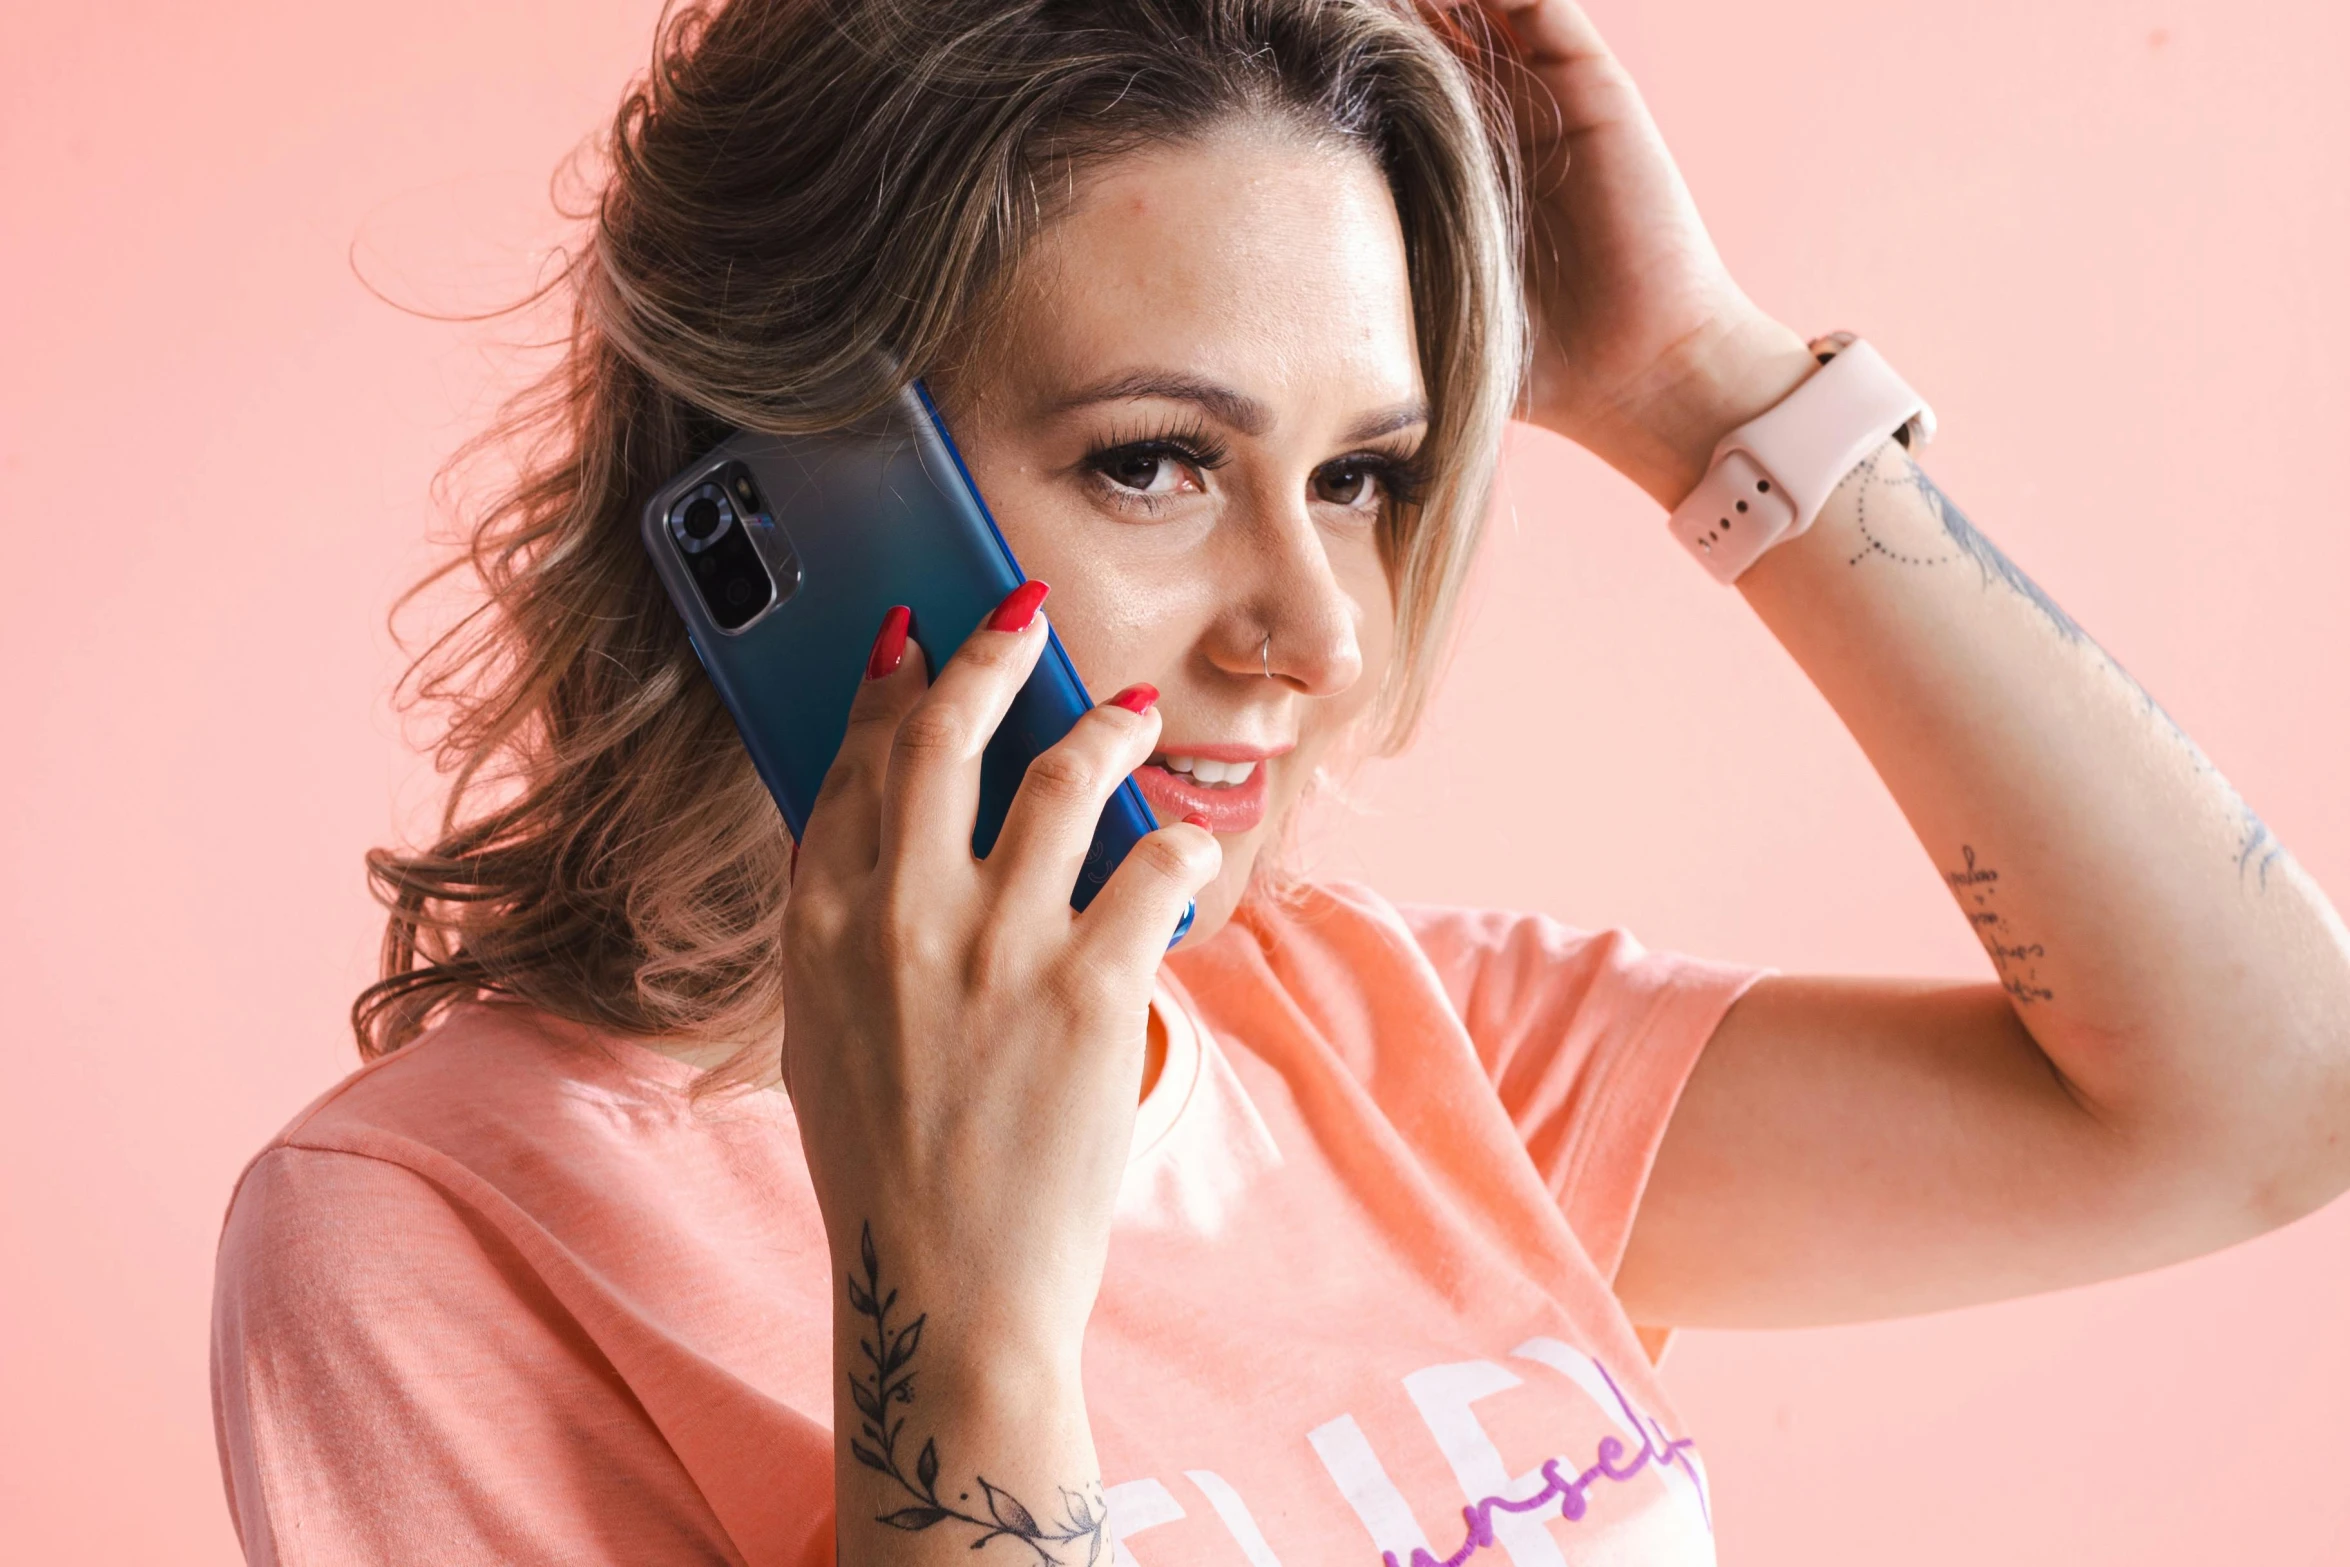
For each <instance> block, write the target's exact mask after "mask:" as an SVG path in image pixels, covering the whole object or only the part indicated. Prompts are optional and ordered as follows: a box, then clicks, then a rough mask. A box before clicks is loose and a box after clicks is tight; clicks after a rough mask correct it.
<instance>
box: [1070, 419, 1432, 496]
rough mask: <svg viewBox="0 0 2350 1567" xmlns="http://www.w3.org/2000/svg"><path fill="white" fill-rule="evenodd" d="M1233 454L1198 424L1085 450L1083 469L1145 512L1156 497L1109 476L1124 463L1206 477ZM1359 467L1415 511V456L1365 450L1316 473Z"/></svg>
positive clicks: (1423, 479)
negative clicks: (1159, 461)
mask: <svg viewBox="0 0 2350 1567" xmlns="http://www.w3.org/2000/svg"><path fill="white" fill-rule="evenodd" d="M1231 455H1232V454H1231V450H1230V448H1228V447H1227V446H1225V445H1224V443H1223V442H1221V441H1219V440H1217V439H1216V438H1215V437H1214V436H1212V435H1210V434H1209V433H1208V432H1207V429H1206V428H1205V427H1204V426H1202V425H1198V424H1188V425H1178V426H1175V427H1174V428H1171V429H1164V430H1160V431H1158V432H1156V433H1154V434H1149V435H1136V436H1127V437H1122V438H1113V439H1111V440H1108V441H1104V442H1100V443H1097V444H1096V445H1094V446H1093V447H1091V448H1090V449H1088V450H1087V452H1086V454H1085V458H1084V462H1083V466H1084V468H1085V470H1086V471H1087V472H1088V473H1091V474H1092V475H1094V476H1095V477H1096V478H1097V479H1099V480H1100V481H1101V482H1102V483H1103V484H1105V485H1107V486H1109V487H1110V488H1111V489H1113V490H1115V491H1116V492H1117V493H1118V495H1119V498H1120V499H1121V500H1123V501H1126V502H1128V503H1139V504H1141V505H1143V506H1146V507H1155V506H1157V505H1159V504H1162V500H1161V498H1160V497H1157V496H1145V495H1141V494H1139V493H1137V492H1135V491H1133V490H1132V489H1129V488H1127V487H1126V486H1124V485H1121V484H1119V483H1118V482H1117V481H1116V480H1115V479H1114V478H1112V477H1111V474H1112V472H1113V470H1114V469H1116V468H1117V467H1118V465H1119V464H1120V463H1122V462H1130V461H1132V460H1133V459H1135V458H1137V457H1158V458H1164V459H1167V460H1169V461H1172V462H1176V463H1180V464H1182V465H1183V466H1184V467H1186V468H1188V469H1190V470H1191V471H1192V472H1193V473H1194V474H1199V473H1210V472H1213V471H1214V470H1216V469H1218V468H1221V467H1223V466H1224V464H1225V463H1226V462H1227V461H1229V460H1230V459H1231ZM1349 467H1351V468H1359V469H1362V470H1364V471H1365V472H1367V473H1369V474H1370V475H1371V476H1372V477H1373V478H1374V479H1376V480H1377V481H1378V483H1379V493H1380V496H1381V498H1382V499H1383V500H1384V502H1385V503H1386V504H1387V505H1391V506H1405V507H1409V506H1417V505H1418V504H1419V503H1420V499H1421V497H1422V495H1423V494H1425V493H1426V490H1427V487H1428V464H1427V462H1426V461H1425V460H1424V459H1423V457H1422V456H1421V454H1420V453H1419V452H1417V451H1415V452H1413V453H1411V454H1410V455H1409V456H1405V455H1402V454H1399V453H1396V452H1383V451H1376V450H1366V451H1359V452H1349V453H1347V454H1346V455H1345V456H1343V457H1333V458H1332V459H1330V461H1328V462H1326V463H1323V464H1322V465H1321V466H1319V467H1318V468H1316V469H1315V470H1314V472H1315V473H1316V474H1317V475H1320V474H1323V473H1327V472H1329V471H1330V470H1332V469H1334V468H1349Z"/></svg>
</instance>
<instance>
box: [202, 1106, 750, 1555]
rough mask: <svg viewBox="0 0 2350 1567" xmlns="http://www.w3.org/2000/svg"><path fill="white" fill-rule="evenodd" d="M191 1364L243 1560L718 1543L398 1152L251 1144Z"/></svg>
mask: <svg viewBox="0 0 2350 1567" xmlns="http://www.w3.org/2000/svg"><path fill="white" fill-rule="evenodd" d="M212 1364H213V1401H214V1413H215V1423H216V1430H217V1435H218V1438H219V1442H220V1448H221V1461H222V1468H223V1471H224V1476H225V1478H226V1480H227V1483H228V1486H229V1502H230V1507H231V1509H232V1511H233V1512H234V1514H235V1517H236V1522H237V1530H238V1534H239V1537H240V1538H241V1539H242V1541H243V1543H244V1548H245V1553H246V1556H247V1559H248V1560H250V1561H254V1562H289V1563H292V1562H336V1563H357V1562H379V1561H380V1562H413V1561H500V1562H517V1563H528V1562H554V1561H594V1560H608V1561H619V1560H627V1561H631V1562H646V1563H655V1562H670V1561H677V1562H683V1561H695V1562H708V1561H714V1560H731V1559H735V1556H734V1552H733V1551H732V1549H731V1548H729V1547H727V1546H725V1544H724V1541H723V1535H722V1533H721V1531H719V1529H718V1527H717V1524H716V1520H715V1519H714V1518H713V1517H712V1516H711V1514H710V1512H709V1509H708V1507H707V1505H706V1504H705V1503H704V1502H703V1501H702V1500H701V1497H700V1495H699V1493H698V1492H697V1491H696V1490H695V1488H694V1486H693V1484H692V1481H691V1480H690V1478H689V1477H687V1476H686V1474H685V1473H684V1471H683V1469H682V1468H681V1467H680V1466H679V1465H678V1463H677V1461H676V1459H675V1457H674V1455H673V1454H671V1453H670V1452H669V1450H668V1448H667V1446H666V1444H665V1443H664V1442H663V1441H662V1439H661V1436H660V1434H659V1432H658V1431H657V1430H655V1429H654V1428H653V1426H652V1424H651V1422H650V1421H649V1420H648V1419H647V1417H646V1415H645V1413H644V1411H643V1409H642V1408H641V1407H640V1406H639V1405H638V1404H637V1402H636V1400H635V1399H634V1398H633V1397H631V1396H630V1394H629V1392H628V1390H627V1388H626V1387H625V1385H624V1384H622V1383H621V1381H620V1380H619V1378H618V1377H617V1375H616V1374H615V1373H614V1372H613V1371H612V1369H611V1368H610V1366H609V1365H608V1364H606V1363H605V1362H604V1360H603V1359H602V1357H601V1355H600V1354H599V1353H598V1352H597V1350H596V1348H595V1346H594V1344H593V1343H592V1342H591V1341H589V1339H588V1337H587V1336H586V1334H585V1333H584V1332H582V1331H581V1330H580V1329H579V1328H578V1327H577V1325H576V1324H573V1323H571V1322H570V1321H569V1320H568V1319H567V1318H566V1317H565V1316H564V1314H563V1313H562V1312H561V1310H560V1309H559V1308H557V1307H556V1306H555V1305H554V1303H553V1301H552V1299H551V1298H550V1297H549V1296H548V1294H547V1292H546V1290H545V1289H544V1287H543V1286H542V1285H540V1284H539V1283H538V1281H537V1280H536V1278H535V1277H534V1275H533V1274H532V1273H531V1271H530V1270H529V1268H528V1267H527V1266H525V1265H524V1264H523V1262H522V1260H521V1259H520V1257H519V1256H517V1255H516V1254H515V1253H514V1252H513V1251H512V1249H511V1248H510V1247H508V1246H506V1245H505V1244H504V1243H503V1241H502V1240H501V1239H500V1238H499V1236H498V1235H497V1233H496V1232H495V1230H494V1228H492V1227H491V1226H490V1225H488V1224H486V1223H485V1222H483V1221H482V1220H481V1219H480V1218H479V1217H478V1216H477V1215H472V1214H469V1213H467V1212H466V1211H465V1210H464V1209H463V1208H462V1207H461V1206H459V1205H458V1204H456V1203H454V1202H453V1201H451V1200H450V1199H449V1197H448V1196H447V1195H446V1194H445V1193H443V1192H442V1191H441V1189H440V1188H438V1187H436V1186H435V1185H433V1184H432V1183H431V1182H429V1181H427V1180H425V1179H424V1178H423V1177H422V1176H419V1175H417V1174H415V1173H413V1172H412V1171H410V1170H408V1169H406V1168H404V1167H402V1166H401V1165H398V1164H395V1163H390V1162H387V1161H385V1160H381V1159H375V1158H370V1157H366V1156H363V1155H358V1154H351V1153H343V1152H336V1151H329V1150H322V1149H307V1148H277V1149H273V1150H272V1151H270V1152H269V1153H267V1154H265V1155H263V1156H262V1158H261V1159H260V1160H259V1161H258V1162H257V1163H256V1164H255V1165H254V1167H253V1169H252V1170H251V1171H250V1172H248V1174H247V1176H246V1178H245V1180H244V1182H243V1183H242V1185H241V1186H240V1188H239V1190H238V1193H237V1196H236V1199H235V1201H234V1202H233V1204H232V1205H231V1208H230V1211H229V1217H228V1222H227V1225H226V1227H225V1228H224V1230H223V1232H222V1236H221V1247H220V1256H219V1263H218V1270H217V1274H216V1279H215V1286H214V1308H213V1341H212Z"/></svg>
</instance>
